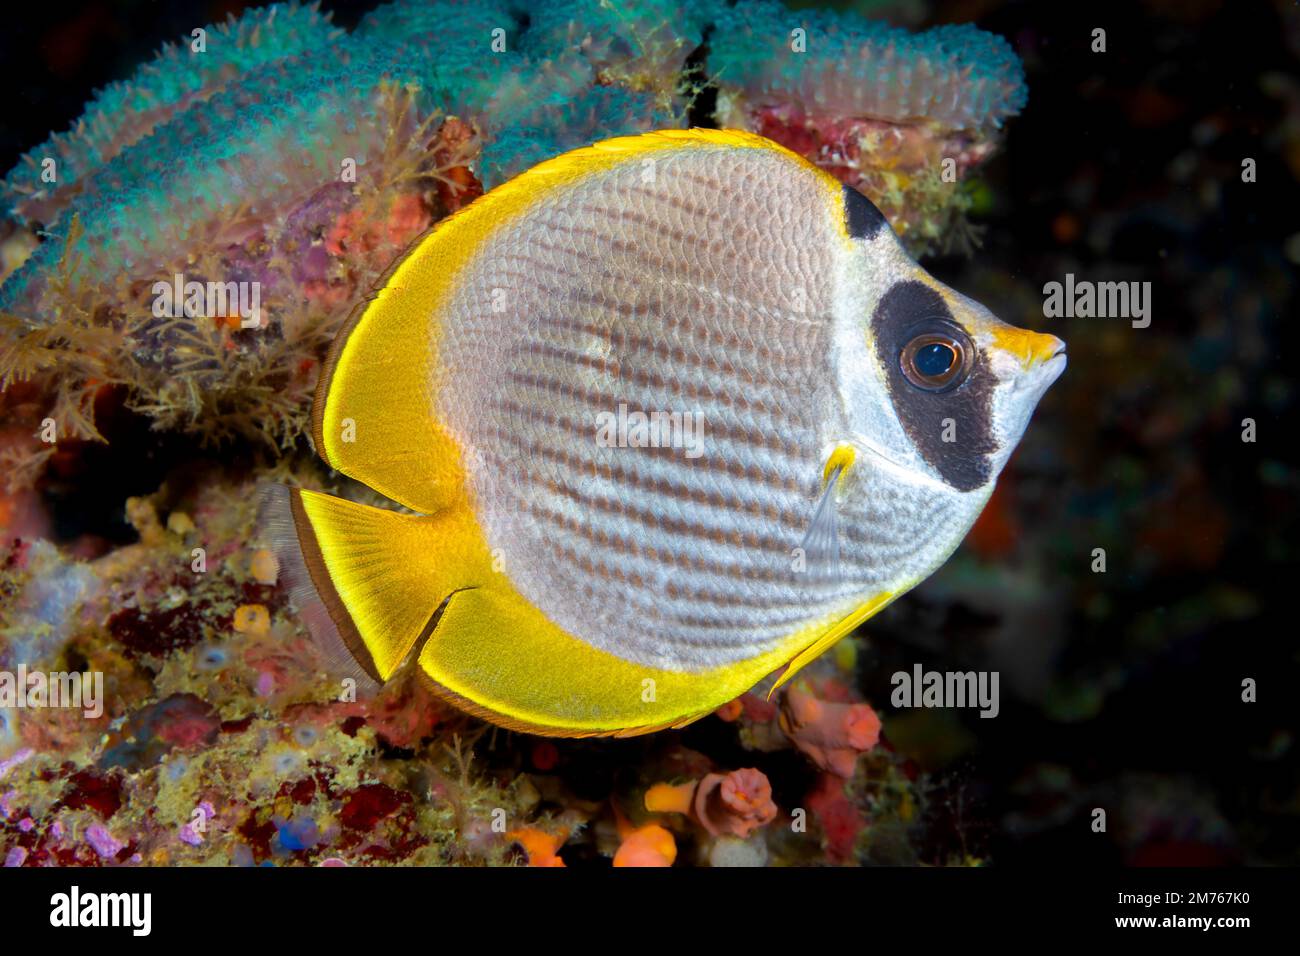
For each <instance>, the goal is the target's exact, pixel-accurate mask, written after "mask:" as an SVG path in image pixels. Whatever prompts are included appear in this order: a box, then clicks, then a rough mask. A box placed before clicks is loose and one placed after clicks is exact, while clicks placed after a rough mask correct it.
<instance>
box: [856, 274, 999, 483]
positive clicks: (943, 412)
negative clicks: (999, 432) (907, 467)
mask: <svg viewBox="0 0 1300 956" xmlns="http://www.w3.org/2000/svg"><path fill="white" fill-rule="evenodd" d="M955 325H956V322H955V320H954V319H953V317H952V312H951V311H950V310H949V308H948V303H946V302H945V301H944V300H943V296H941V295H940V294H939V293H938V292H936V291H935V290H934V289H931V288H930V287H929V286H927V285H925V284H924V283H921V282H917V281H916V280H914V279H910V280H907V281H905V282H898V283H895V284H894V285H893V286H891V287H890V288H889V290H888V291H887V292H885V294H884V296H883V297H881V300H880V302H879V304H878V305H877V306H876V311H875V313H874V314H873V315H872V316H871V331H872V333H873V334H874V335H875V337H876V350H877V354H879V355H880V357H881V360H882V361H883V362H884V364H885V372H886V375H887V381H888V383H889V398H890V401H891V402H893V405H894V411H896V412H897V413H898V418H899V421H901V422H902V424H903V430H904V431H906V432H907V436H908V437H909V438H910V439H911V440H912V443H913V444H914V445H915V446H916V449H917V451H918V452H920V454H921V457H922V458H924V459H925V460H926V462H927V463H929V464H930V465H931V466H932V467H933V468H934V469H935V471H937V472H938V473H939V475H940V476H941V477H942V478H943V480H944V481H945V482H947V483H948V484H949V485H951V486H952V487H954V488H956V489H957V490H958V491H972V490H974V489H975V488H978V487H980V486H981V485H983V484H985V483H986V482H987V481H988V480H989V476H990V475H991V474H992V470H993V465H992V459H991V457H990V456H991V455H992V453H993V452H994V451H995V450H996V445H995V444H994V441H993V420H992V418H993V387H994V379H993V376H992V373H991V372H990V371H989V370H988V367H987V365H986V364H985V363H984V362H982V361H979V359H978V357H977V356H973V358H974V361H973V362H972V364H971V366H970V368H969V372H968V374H967V376H966V378H965V380H964V381H962V382H961V384H960V385H958V386H957V387H955V388H952V389H951V390H947V391H927V390H925V389H921V388H917V387H916V385H915V384H914V383H913V382H911V381H909V380H908V378H907V376H906V375H905V374H904V367H903V364H902V362H901V359H903V358H904V356H905V351H906V350H907V348H908V345H909V343H912V342H914V341H915V340H916V339H917V337H918V335H924V334H925V333H927V332H934V333H936V334H941V333H944V332H946V331H950V330H951V329H952V328H953V327H954V326H955ZM945 437H947V438H949V439H950V440H949V441H945V440H944V439H945Z"/></svg>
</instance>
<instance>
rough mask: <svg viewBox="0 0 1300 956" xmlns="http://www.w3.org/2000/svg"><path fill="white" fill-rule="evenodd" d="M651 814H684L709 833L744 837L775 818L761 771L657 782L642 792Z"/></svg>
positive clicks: (764, 776) (765, 776) (709, 774)
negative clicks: (695, 779)
mask: <svg viewBox="0 0 1300 956" xmlns="http://www.w3.org/2000/svg"><path fill="white" fill-rule="evenodd" d="M645 808H646V809H647V810H649V811H650V812H651V813H684V814H687V815H689V816H690V817H691V819H692V820H694V821H695V822H696V823H698V824H699V825H700V826H702V827H703V828H704V829H705V830H707V831H708V832H709V834H710V835H711V836H720V835H722V834H728V835H730V836H738V837H747V836H749V835H750V834H751V833H753V832H754V831H755V830H757V829H758V828H759V827H761V826H766V825H767V824H769V823H771V822H772V820H773V819H774V818H775V817H776V804H775V803H773V802H772V785H771V783H769V782H768V779H767V775H766V774H765V773H763V771H761V770H756V769H754V768H753V767H747V768H745V769H743V770H733V771H731V772H730V773H706V774H705V775H704V776H703V777H701V778H700V779H699V780H698V781H690V782H688V783H681V784H669V783H658V784H655V785H654V786H653V787H651V788H650V789H649V790H647V791H646V795H645Z"/></svg>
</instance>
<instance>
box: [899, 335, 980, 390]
mask: <svg viewBox="0 0 1300 956" xmlns="http://www.w3.org/2000/svg"><path fill="white" fill-rule="evenodd" d="M974 355H975V349H974V346H973V345H972V343H971V341H970V339H969V338H968V337H967V336H966V334H965V333H964V332H962V331H961V330H960V329H957V328H956V327H948V326H947V325H946V324H945V325H944V326H943V327H942V328H940V329H933V330H927V331H925V332H921V333H920V334H918V335H914V336H912V338H911V339H910V340H908V342H907V344H906V345H904V346H903V351H902V352H901V353H900V354H899V357H898V363H899V365H900V367H901V368H902V370H903V376H904V377H905V378H906V379H907V380H908V381H909V382H911V383H912V384H913V385H915V386H916V387H917V388H919V389H922V390H924V391H927V392H943V391H947V390H948V389H950V388H955V387H957V386H958V385H960V384H961V383H962V382H963V381H964V380H965V378H966V373H967V372H968V371H969V370H970V365H971V360H972V359H973V358H974Z"/></svg>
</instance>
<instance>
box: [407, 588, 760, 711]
mask: <svg viewBox="0 0 1300 956" xmlns="http://www.w3.org/2000/svg"><path fill="white" fill-rule="evenodd" d="M782 653H783V652H782V651H781V650H777V651H773V652H772V653H769V654H765V655H762V656H761V657H758V658H755V659H752V660H749V661H744V662H740V663H737V664H731V665H727V666H724V667H718V668H712V669H710V670H705V671H700V672H694V673H686V672H680V671H668V670H661V669H659V668H655V667H648V666H645V665H641V664H635V663H632V662H630V661H626V660H623V659H621V658H619V657H616V656H614V655H613V654H610V653H608V652H606V651H603V650H600V649H598V648H595V647H593V646H591V645H589V644H587V643H585V642H583V641H580V640H578V639H577V638H575V637H573V636H572V635H570V634H568V633H566V632H565V631H563V630H562V629H561V628H559V627H558V626H557V625H555V624H553V623H552V622H551V621H550V620H549V619H547V618H546V617H545V616H544V615H542V614H541V612H539V611H538V610H537V609H536V608H534V607H533V606H532V605H530V604H528V603H527V602H526V601H525V600H524V599H523V598H522V597H521V596H520V595H519V594H518V593H517V592H515V591H514V590H513V588H511V587H510V586H509V584H508V582H506V581H505V580H504V578H497V579H496V580H495V581H494V582H493V583H491V584H489V585H488V586H485V587H478V588H471V589H467V590H463V591H458V592H457V593H455V594H453V595H452V596H451V598H450V600H449V601H448V602H447V606H446V607H445V608H444V609H443V611H442V614H441V615H440V617H439V619H438V622H437V625H436V626H435V627H434V629H433V633H432V634H431V635H430V636H429V638H428V639H427V640H426V642H425V644H424V647H423V648H422V649H421V651H420V653H419V657H418V663H419V668H420V671H421V673H422V674H423V676H424V677H426V678H427V679H428V680H429V682H430V683H431V686H432V687H433V689H434V690H435V691H436V692H437V693H439V694H441V695H442V696H444V697H446V698H448V699H449V700H450V701H451V702H452V703H453V704H455V705H456V706H458V707H460V708H461V709H463V710H467V711H469V712H470V713H472V714H474V715H476V716H478V717H482V718H483V719H485V720H490V721H492V722H493V723H496V724H499V725H501V726H503V727H507V728H510V729H512V730H520V731H525V732H527V733H534V734H543V735H548V736H562V737H588V736H619V737H628V736H634V735H637V734H644V733H650V732H652V731H655V730H662V729H666V728H670V727H682V726H685V725H686V724H688V723H690V722H692V721H693V720H697V719H698V718H700V717H702V716H704V715H706V714H708V713H710V712H711V711H713V710H714V709H716V708H717V707H720V706H721V705H722V704H724V703H726V702H727V701H729V700H732V699H734V698H736V697H738V696H740V695H741V694H743V693H744V692H745V691H747V690H749V688H750V687H752V686H753V685H754V684H756V683H757V682H758V681H759V680H760V679H761V678H762V677H763V676H765V675H766V674H768V673H771V671H773V670H774V669H776V668H777V667H779V666H780V664H781V663H782V660H783V658H782V657H781V654H782Z"/></svg>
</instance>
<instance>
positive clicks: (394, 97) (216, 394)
mask: <svg viewBox="0 0 1300 956" xmlns="http://www.w3.org/2000/svg"><path fill="white" fill-rule="evenodd" d="M796 28H802V29H804V30H805V31H806V52H802V53H796V52H795V50H794V49H793V47H792V45H791V39H792V35H793V34H792V31H793V30H795V29H796ZM205 41H206V42H205V46H204V48H203V49H202V51H196V49H195V48H194V46H192V43H193V38H192V37H189V36H187V37H184V38H182V39H181V40H180V42H179V43H178V44H177V45H175V46H168V47H167V48H165V49H164V50H163V51H162V53H160V54H159V55H158V57H157V58H156V59H155V60H154V61H153V62H151V63H149V64H146V65H145V66H142V67H141V68H140V69H139V70H138V71H137V72H136V74H135V75H134V76H133V77H131V78H130V79H128V80H126V81H123V82H120V83H116V84H113V85H112V86H110V87H108V88H106V89H105V90H103V91H102V92H100V93H99V94H98V95H97V96H96V97H95V98H94V99H93V100H92V101H91V102H90V103H89V104H88V105H87V108H86V113H85V116H84V117H83V118H82V119H81V120H80V121H78V123H77V124H76V125H75V126H74V127H73V129H72V130H70V131H68V132H66V133H60V134H57V135H55V136H53V137H51V139H50V140H49V141H47V142H46V143H44V144H43V145H41V146H39V147H37V148H36V149H34V150H32V151H31V152H30V153H29V154H28V155H27V156H25V157H24V158H23V160H22V161H21V162H20V163H19V164H18V165H17V167H16V168H15V169H13V170H12V171H11V172H10V173H9V174H8V176H6V177H5V179H4V181H3V183H0V202H3V213H4V216H5V218H6V219H7V220H8V224H7V225H6V226H4V227H3V228H2V229H0V237H5V236H7V238H4V239H2V240H0V252H2V253H4V254H3V255H0V263H6V262H12V261H14V260H15V259H22V258H23V256H25V261H22V262H21V265H19V266H17V268H16V269H13V271H11V272H10V274H8V275H7V277H5V278H4V279H3V285H0V313H2V314H0V387H7V386H8V384H9V383H11V382H13V381H15V380H18V379H36V380H39V381H41V382H44V383H45V384H46V386H47V387H48V388H49V389H51V390H52V391H53V393H54V394H55V395H57V400H52V402H51V407H52V408H53V409H54V410H53V412H52V414H53V416H54V417H55V418H56V419H57V420H58V421H59V424H60V427H61V428H67V429H68V430H70V431H71V433H72V434H76V435H81V436H86V437H96V433H95V432H94V429H93V426H92V425H91V424H90V420H89V405H90V404H91V398H92V395H93V392H92V391H91V389H92V388H93V387H94V386H95V384H96V383H117V384H121V385H124V386H125V387H126V388H127V389H128V391H129V393H130V398H129V401H130V402H131V403H132V404H133V406H134V407H136V408H137V409H139V410H141V411H143V412H145V413H146V414H148V415H150V416H152V417H153V419H154V421H155V424H156V425H158V426H159V427H164V428H168V427H183V428H187V429H192V430H196V431H199V432H200V433H202V434H204V435H205V436H207V437H213V436H215V437H222V436H224V435H227V434H230V433H232V432H244V433H249V434H257V435H258V436H259V437H263V438H265V437H266V436H267V434H270V433H274V434H275V436H276V437H275V441H276V442H277V443H280V444H285V443H291V442H293V441H295V440H296V439H297V437H298V436H299V435H300V434H301V426H302V424H303V423H304V422H305V419H306V408H307V406H308V405H309V401H308V397H309V395H310V389H311V379H312V377H313V376H314V371H312V370H310V369H309V366H310V364H311V359H312V358H314V357H316V356H318V355H319V352H320V350H321V349H322V348H323V347H324V343H325V342H327V341H328V338H329V337H330V336H331V335H332V333H333V330H334V329H335V328H337V325H338V323H339V322H340V321H341V320H342V317H343V316H345V315H346V313H347V311H348V307H349V305H350V303H351V302H352V301H355V298H356V297H357V296H358V295H360V294H364V292H365V291H366V289H367V288H368V287H369V286H368V284H369V283H370V282H372V281H373V279H374V278H375V276H376V275H377V274H378V273H379V272H380V271H381V270H382V268H383V267H384V265H386V263H387V260H388V259H390V258H391V257H392V255H393V254H395V252H396V251H397V250H400V248H401V247H402V245H403V244H404V242H406V241H409V239H410V237H411V236H412V235H414V234H416V233H417V232H418V231H419V229H421V228H424V227H426V226H427V225H428V224H429V223H430V222H432V221H436V219H437V218H439V217H440V216H442V215H445V214H446V213H447V212H449V211H451V210H452V209H454V208H456V207H457V206H458V205H459V204H461V203H462V202H464V201H468V199H469V198H472V196H473V195H474V194H475V192H476V191H477V190H478V189H479V188H491V187H492V186H493V185H495V184H497V183H499V182H501V181H502V180H503V179H505V178H508V177H509V176H511V175H513V174H515V173H517V172H518V171H520V170H522V169H524V168H526V167H527V166H529V165H531V164H533V163H534V162H536V161H538V160H539V159H541V158H543V157H545V156H548V155H552V154H554V153H556V152H560V151H563V150H565V149H570V148H573V147H575V146H578V145H582V144H584V143H588V142H591V141H593V140H596V139H602V138H606V137H609V136H615V135H620V134H626V133H633V132H638V131H643V130H648V129H653V128H662V127H670V126H684V125H686V123H687V118H688V113H689V111H690V109H691V108H692V106H693V105H696V103H697V101H696V99H695V98H696V96H697V95H698V94H699V92H700V91H701V90H703V89H705V88H706V87H711V88H712V89H715V90H716V93H717V96H716V119H717V121H718V122H720V123H722V124H724V125H730V126H738V127H742V128H746V129H751V130H757V131H760V132H764V133H765V134H767V135H772V136H775V137H777V138H782V137H783V136H785V137H786V138H785V139H783V141H784V142H786V143H787V145H791V146H792V148H795V149H797V150H799V151H801V152H803V153H804V154H805V155H808V156H809V158H811V159H812V160H813V161H814V162H826V160H825V157H826V156H828V155H832V154H833V155H834V156H836V157H839V159H838V160H837V162H839V163H840V165H839V166H832V165H831V164H830V163H829V162H826V165H827V168H829V169H831V170H832V172H834V173H835V174H836V175H840V176H841V177H842V178H844V179H845V181H846V182H852V183H853V184H854V185H857V186H858V187H859V188H862V189H863V190H864V191H866V192H867V193H868V195H871V197H872V198H873V199H876V200H878V201H879V202H880V203H881V204H882V209H884V210H885V211H886V214H887V215H891V217H895V216H896V217H897V218H895V219H894V221H895V226H896V228H898V229H899V231H900V234H901V235H903V237H904V241H906V242H909V243H911V244H912V246H913V249H914V250H923V249H924V248H926V243H927V242H930V241H931V240H933V239H934V238H935V237H937V236H939V235H941V234H942V233H944V232H945V230H947V229H948V225H949V223H950V222H951V221H952V218H953V217H954V216H957V215H959V213H960V208H961V206H960V197H959V194H958V193H957V192H956V191H955V190H951V189H947V187H944V188H943V189H939V188H938V187H937V186H932V185H931V184H932V180H933V182H935V183H937V179H935V178H934V177H930V176H929V174H927V173H925V171H924V170H907V173H908V175H906V176H898V175H895V174H894V173H893V172H886V173H882V174H881V175H880V176H875V175H874V168H873V166H872V159H873V156H875V154H876V153H877V152H878V151H880V150H883V149H884V146H883V145H881V144H883V143H884V140H882V139H881V138H880V136H879V133H880V127H881V125H882V124H891V123H892V124H897V126H896V129H897V130H902V131H904V132H905V133H906V135H908V136H912V137H920V138H921V139H923V140H924V142H923V145H924V146H926V147H927V148H926V149H921V150H917V149H912V150H911V151H910V153H909V155H913V156H917V155H920V156H923V157H924V162H925V164H926V165H930V164H931V161H932V159H934V158H935V157H937V155H940V154H942V155H957V156H958V157H959V159H958V162H959V164H960V167H961V169H962V170H963V171H964V170H965V169H967V168H969V167H970V166H973V165H976V164H977V163H978V162H980V161H981V160H982V159H983V158H984V156H986V155H987V154H988V152H989V151H990V150H991V149H992V145H991V144H992V142H993V140H992V133H991V131H992V130H993V129H995V128H996V127H997V126H999V125H1000V123H1001V122H1002V120H1003V119H1004V118H1005V117H1006V116H1008V115H1010V114H1012V113H1014V112H1015V111H1016V110H1017V109H1019V107H1020V105H1021V104H1022V103H1023V101H1024V95H1025V94H1024V84H1023V77H1022V74H1021V70H1020V65H1019V62H1018V61H1017V60H1016V58H1015V56H1014V54H1013V53H1011V51H1010V49H1009V47H1008V46H1007V45H1006V43H1005V42H1004V41H1002V40H1001V39H999V38H996V37H992V36H989V35H988V34H985V33H982V32H980V31H979V30H976V29H974V28H971V27H941V28H939V29H937V30H931V31H929V32H926V33H922V34H919V35H915V36H913V35H910V34H907V33H905V32H903V31H898V30H892V29H889V28H887V27H883V26H879V25H876V24H873V23H870V22H868V21H865V20H862V19H860V18H858V17H856V16H853V15H848V14H831V13H819V12H809V11H801V12H798V13H794V12H790V11H786V10H785V9H784V8H782V7H780V6H779V5H778V4H776V3H773V2H770V0H741V2H738V3H735V4H734V5H729V4H727V3H726V2H724V0H704V2H702V3H691V2H685V0H683V2H676V0H637V2H631V0H628V2H624V0H552V2H537V3H529V2H526V0H487V2H482V0H474V2H456V0H439V2H432V3H426V2H415V0H400V2H397V3H392V4H389V5H387V6H383V7H380V8H378V9H376V10H375V11H373V12H372V13H371V14H369V15H368V16H367V17H366V18H365V19H364V20H363V21H362V22H361V23H360V24H359V25H358V26H357V28H356V29H355V30H352V31H351V32H347V31H343V30H340V29H337V28H335V27H334V26H333V25H332V24H331V23H330V20H329V16H328V15H325V14H322V13H320V12H319V10H318V9H317V8H316V7H315V6H312V7H303V6H298V5H296V4H276V5H273V6H268V7H266V8H264V9H258V10H251V11H248V12H247V13H245V14H244V15H243V17H242V18H240V19H238V20H231V21H230V22H228V23H227V24H225V25H222V26H218V27H210V28H208V29H207V30H206V35H205ZM704 100H709V101H712V98H704ZM774 115H775V116H778V117H779V122H774V121H773V116H774ZM699 116H700V113H699V111H698V109H697V111H696V114H695V115H694V117H693V118H696V119H698V118H699ZM792 117H793V118H792ZM846 121H847V122H846ZM837 124H838V125H837ZM855 124H856V125H855ZM897 138H898V137H895V139H897ZM850 140H851V141H850ZM941 151H942V153H941ZM845 157H848V159H847V160H846V159H845ZM882 157H883V158H882V160H881V163H880V168H881V169H887V170H891V171H892V170H896V169H897V166H898V159H897V158H896V157H894V156H892V155H890V156H883V154H882ZM845 163H847V164H848V165H844V164H845ZM51 170H52V172H53V175H52V176H51ZM349 170H353V171H355V175H354V176H352V177H349V175H348V172H349ZM49 179H52V181H47V180H49ZM458 190H460V192H459V193H458V192H457V191H458ZM909 217H910V219H909ZM913 220H914V221H913ZM15 249H17V250H18V252H17V253H15V251H14V250H15ZM28 252H30V254H28ZM6 268H7V267H6ZM178 272H184V273H186V274H187V276H189V277H192V278H198V279H201V280H203V279H206V280H209V281H221V282H226V281H238V280H256V281H258V282H260V283H262V286H263V289H264V292H263V310H264V313H265V316H266V321H265V324H264V325H263V327H262V329H261V330H259V331H256V332H247V331H241V330H238V329H236V330H235V331H233V332H232V331H231V330H230V329H228V328H226V327H224V326H221V325H220V323H218V324H217V326H215V327H213V326H211V325H203V324H202V323H200V322H197V321H194V320H188V319H185V318H184V317H183V316H182V317H180V318H179V319H174V318H172V317H167V318H164V319H159V318H157V317H156V316H154V315H152V314H151V313H150V296H149V290H150V288H151V287H152V286H153V283H154V282H155V281H157V280H159V279H170V278H171V276H172V275H173V274H175V273H178ZM3 274H4V273H3V272H2V271H0V276H3ZM303 369H309V370H308V371H307V372H304V371H303ZM70 396H71V397H70Z"/></svg>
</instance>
